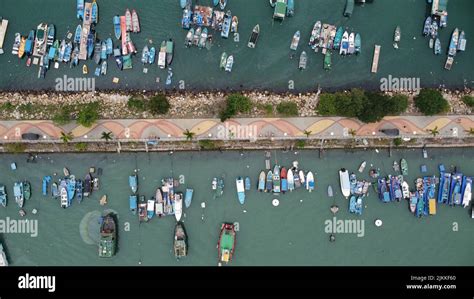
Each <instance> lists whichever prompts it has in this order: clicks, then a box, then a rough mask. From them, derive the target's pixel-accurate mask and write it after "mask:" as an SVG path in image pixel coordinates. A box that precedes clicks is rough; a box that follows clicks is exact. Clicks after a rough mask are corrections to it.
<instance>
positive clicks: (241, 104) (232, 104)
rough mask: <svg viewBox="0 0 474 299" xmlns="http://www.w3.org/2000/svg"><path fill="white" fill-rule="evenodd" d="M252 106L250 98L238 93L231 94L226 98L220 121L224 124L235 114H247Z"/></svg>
mask: <svg viewBox="0 0 474 299" xmlns="http://www.w3.org/2000/svg"><path fill="white" fill-rule="evenodd" d="M252 106H253V105H252V101H251V100H250V98H248V97H246V96H244V95H241V94H238V93H234V94H231V95H229V96H228V97H227V101H226V107H225V108H224V109H223V110H222V111H221V113H220V119H221V121H222V122H224V121H226V120H227V119H229V118H232V117H233V116H235V115H236V114H237V113H248V112H250V111H251V109H252Z"/></svg>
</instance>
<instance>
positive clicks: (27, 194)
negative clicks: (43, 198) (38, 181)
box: [23, 181, 31, 200]
mask: <svg viewBox="0 0 474 299" xmlns="http://www.w3.org/2000/svg"><path fill="white" fill-rule="evenodd" d="M23 198H24V199H25V200H28V199H30V198H31V185H30V182H28V181H24V182H23Z"/></svg>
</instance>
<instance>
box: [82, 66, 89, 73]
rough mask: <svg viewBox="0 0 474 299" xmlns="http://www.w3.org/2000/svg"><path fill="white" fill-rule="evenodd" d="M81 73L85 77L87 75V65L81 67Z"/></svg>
mask: <svg viewBox="0 0 474 299" xmlns="http://www.w3.org/2000/svg"><path fill="white" fill-rule="evenodd" d="M82 73H83V74H84V75H87V73H89V70H88V69H87V65H85V64H84V65H83V66H82Z"/></svg>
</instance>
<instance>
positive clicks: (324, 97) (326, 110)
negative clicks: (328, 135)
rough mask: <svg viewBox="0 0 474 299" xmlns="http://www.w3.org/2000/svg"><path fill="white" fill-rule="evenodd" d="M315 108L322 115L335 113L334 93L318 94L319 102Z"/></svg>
mask: <svg viewBox="0 0 474 299" xmlns="http://www.w3.org/2000/svg"><path fill="white" fill-rule="evenodd" d="M316 110H317V112H318V113H319V114H321V115H323V116H333V115H337V114H338V113H337V109H336V95H335V94H333V93H323V94H321V95H320V96H319V103H318V107H316Z"/></svg>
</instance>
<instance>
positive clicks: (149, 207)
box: [146, 197, 155, 220]
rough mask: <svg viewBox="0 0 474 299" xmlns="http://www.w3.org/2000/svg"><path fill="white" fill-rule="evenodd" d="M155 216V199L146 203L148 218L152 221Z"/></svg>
mask: <svg viewBox="0 0 474 299" xmlns="http://www.w3.org/2000/svg"><path fill="white" fill-rule="evenodd" d="M154 216H155V198H154V197H152V198H151V199H149V200H147V202H146V217H147V218H148V220H150V219H152V218H153V217H154Z"/></svg>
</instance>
